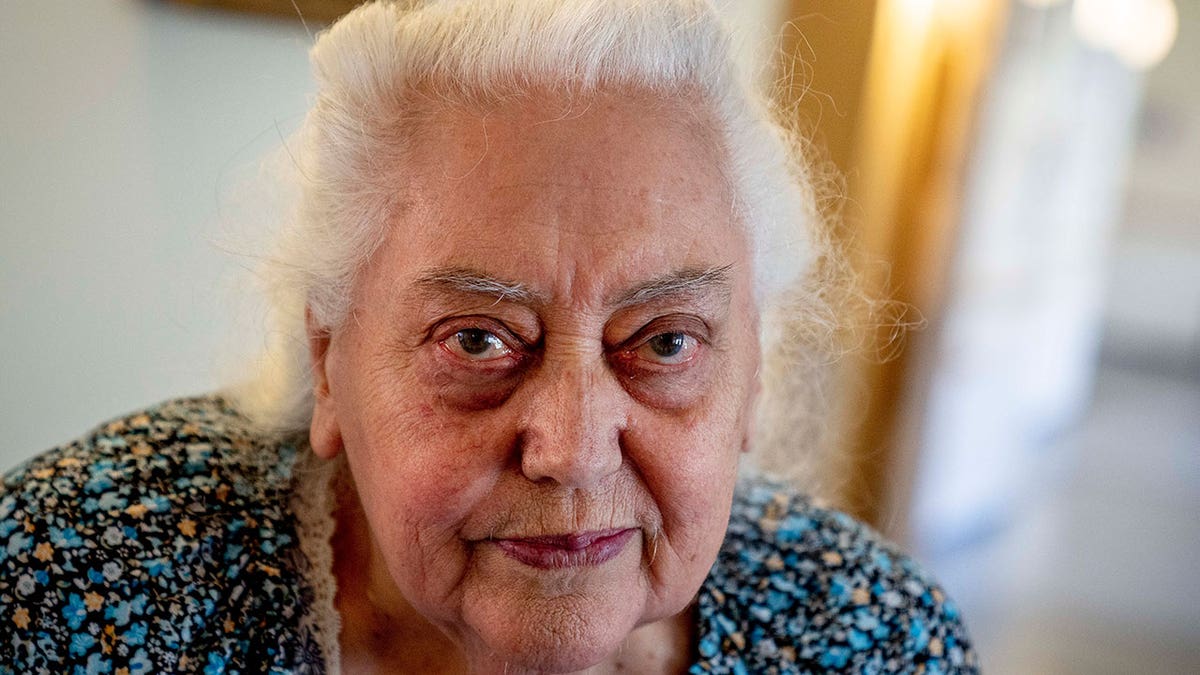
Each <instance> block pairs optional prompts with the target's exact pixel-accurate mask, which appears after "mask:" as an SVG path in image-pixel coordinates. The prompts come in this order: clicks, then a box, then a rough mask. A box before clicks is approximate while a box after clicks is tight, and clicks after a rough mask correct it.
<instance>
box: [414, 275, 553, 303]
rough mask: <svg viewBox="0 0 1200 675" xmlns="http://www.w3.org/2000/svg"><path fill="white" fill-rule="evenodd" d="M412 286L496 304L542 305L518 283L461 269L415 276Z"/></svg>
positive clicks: (540, 297) (543, 299) (535, 296)
mask: <svg viewBox="0 0 1200 675" xmlns="http://www.w3.org/2000/svg"><path fill="white" fill-rule="evenodd" d="M415 283H416V285H417V286H423V287H425V288H431V289H435V290H440V291H450V292H454V293H467V294H472V295H486V296H489V297H494V298H496V302H503V301H509V302H520V303H525V304H530V303H534V302H545V298H543V297H542V296H541V295H540V294H538V293H535V292H534V291H533V290H531V289H530V288H529V287H528V286H526V285H524V284H522V283H520V282H517V281H507V280H504V279H498V278H496V277H494V276H491V275H490V274H484V273H483V272H479V271H476V270H471V269H466V268H463V267H445V268H439V269H434V270H430V271H428V272H426V273H425V274H422V275H421V276H419V277H417V280H416V282H415Z"/></svg>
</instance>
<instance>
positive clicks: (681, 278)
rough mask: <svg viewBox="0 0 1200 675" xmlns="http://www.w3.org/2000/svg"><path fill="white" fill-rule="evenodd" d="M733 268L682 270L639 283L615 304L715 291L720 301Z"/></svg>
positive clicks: (727, 291) (726, 294) (727, 289)
mask: <svg viewBox="0 0 1200 675" xmlns="http://www.w3.org/2000/svg"><path fill="white" fill-rule="evenodd" d="M732 267H733V265H725V266H724V267H711V268H708V269H683V270H677V271H674V272H670V273H667V274H664V275H663V276H661V277H657V278H655V279H651V280H650V281H648V282H646V283H644V284H639V285H638V286H636V287H634V288H632V289H630V290H629V291H627V292H626V293H624V294H623V295H621V296H620V297H619V298H618V299H617V305H619V306H628V305H642V304H646V303H649V302H656V301H661V300H670V299H674V298H679V297H687V296H696V295H703V294H706V293H711V292H716V293H718V294H719V295H720V297H721V299H722V301H726V302H727V301H728V299H729V295H730V292H731V291H730V287H731V284H730V281H729V270H730V269H731V268H732Z"/></svg>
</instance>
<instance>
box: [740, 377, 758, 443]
mask: <svg viewBox="0 0 1200 675" xmlns="http://www.w3.org/2000/svg"><path fill="white" fill-rule="evenodd" d="M761 375H762V365H761V364H760V365H759V367H758V368H755V369H754V384H753V385H751V386H752V388H751V389H750V400H749V401H748V402H747V404H746V432H745V435H744V436H742V454H749V453H750V451H751V450H753V449H754V437H755V436H757V435H758V434H756V433H755V432H756V431H758V400H759V398H760V395H761V394H762V377H761Z"/></svg>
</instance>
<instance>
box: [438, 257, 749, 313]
mask: <svg viewBox="0 0 1200 675" xmlns="http://www.w3.org/2000/svg"><path fill="white" fill-rule="evenodd" d="M732 267H733V265H726V266H724V267H712V268H708V269H699V270H697V269H683V270H676V271H674V272H669V273H667V274H664V275H662V276H660V277H656V278H654V279H651V280H650V281H647V282H645V283H643V284H639V285H638V286H636V287H634V288H632V289H630V290H628V291H626V292H625V293H623V294H622V295H621V296H619V297H618V298H617V300H616V302H615V303H614V304H615V305H617V306H619V307H624V306H629V305H641V304H645V303H649V302H654V301H659V300H667V299H671V298H678V297H681V296H693V295H701V294H704V293H708V292H712V291H716V292H717V293H718V294H719V295H720V297H721V298H722V300H723V301H726V302H727V301H728V299H729V295H730V292H731V291H730V281H729V270H730V269H731V268H732ZM415 284H416V285H417V286H422V287H425V288H430V289H433V290H438V291H443V292H452V293H466V294H472V295H485V296H488V297H492V298H495V299H496V302H505V301H508V302H517V303H523V304H547V303H548V302H549V299H548V298H546V297H545V296H544V295H543V294H541V293H537V292H535V291H534V290H532V289H530V288H529V287H528V286H526V285H525V284H522V283H520V282H518V281H509V280H506V279H500V278H497V277H494V276H492V275H490V274H486V273H484V272H480V271H477V270H472V269H467V268H463V267H445V268H438V269H433V270H430V271H428V272H426V273H424V274H422V275H421V276H419V277H417V280H416V282H415Z"/></svg>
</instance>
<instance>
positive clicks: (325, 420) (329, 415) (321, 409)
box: [304, 308, 342, 459]
mask: <svg viewBox="0 0 1200 675" xmlns="http://www.w3.org/2000/svg"><path fill="white" fill-rule="evenodd" d="M304 327H305V330H306V331H307V333H308V355H309V364H310V366H311V367H310V370H311V371H312V378H313V413H312V423H311V424H310V425H309V429H308V443H309V445H311V446H312V449H313V452H314V453H315V454H316V455H317V456H318V457H320V458H322V459H333V458H334V457H337V456H338V453H340V452H341V451H342V431H341V429H340V428H339V427H338V423H337V413H336V411H337V406H336V405H335V404H334V400H333V396H332V395H331V394H330V392H329V344H330V340H331V336H330V334H329V330H328V329H327V328H324V327H322V326H320V325H318V324H317V322H316V320H315V319H314V318H313V313H312V310H311V309H309V308H305V310H304Z"/></svg>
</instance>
